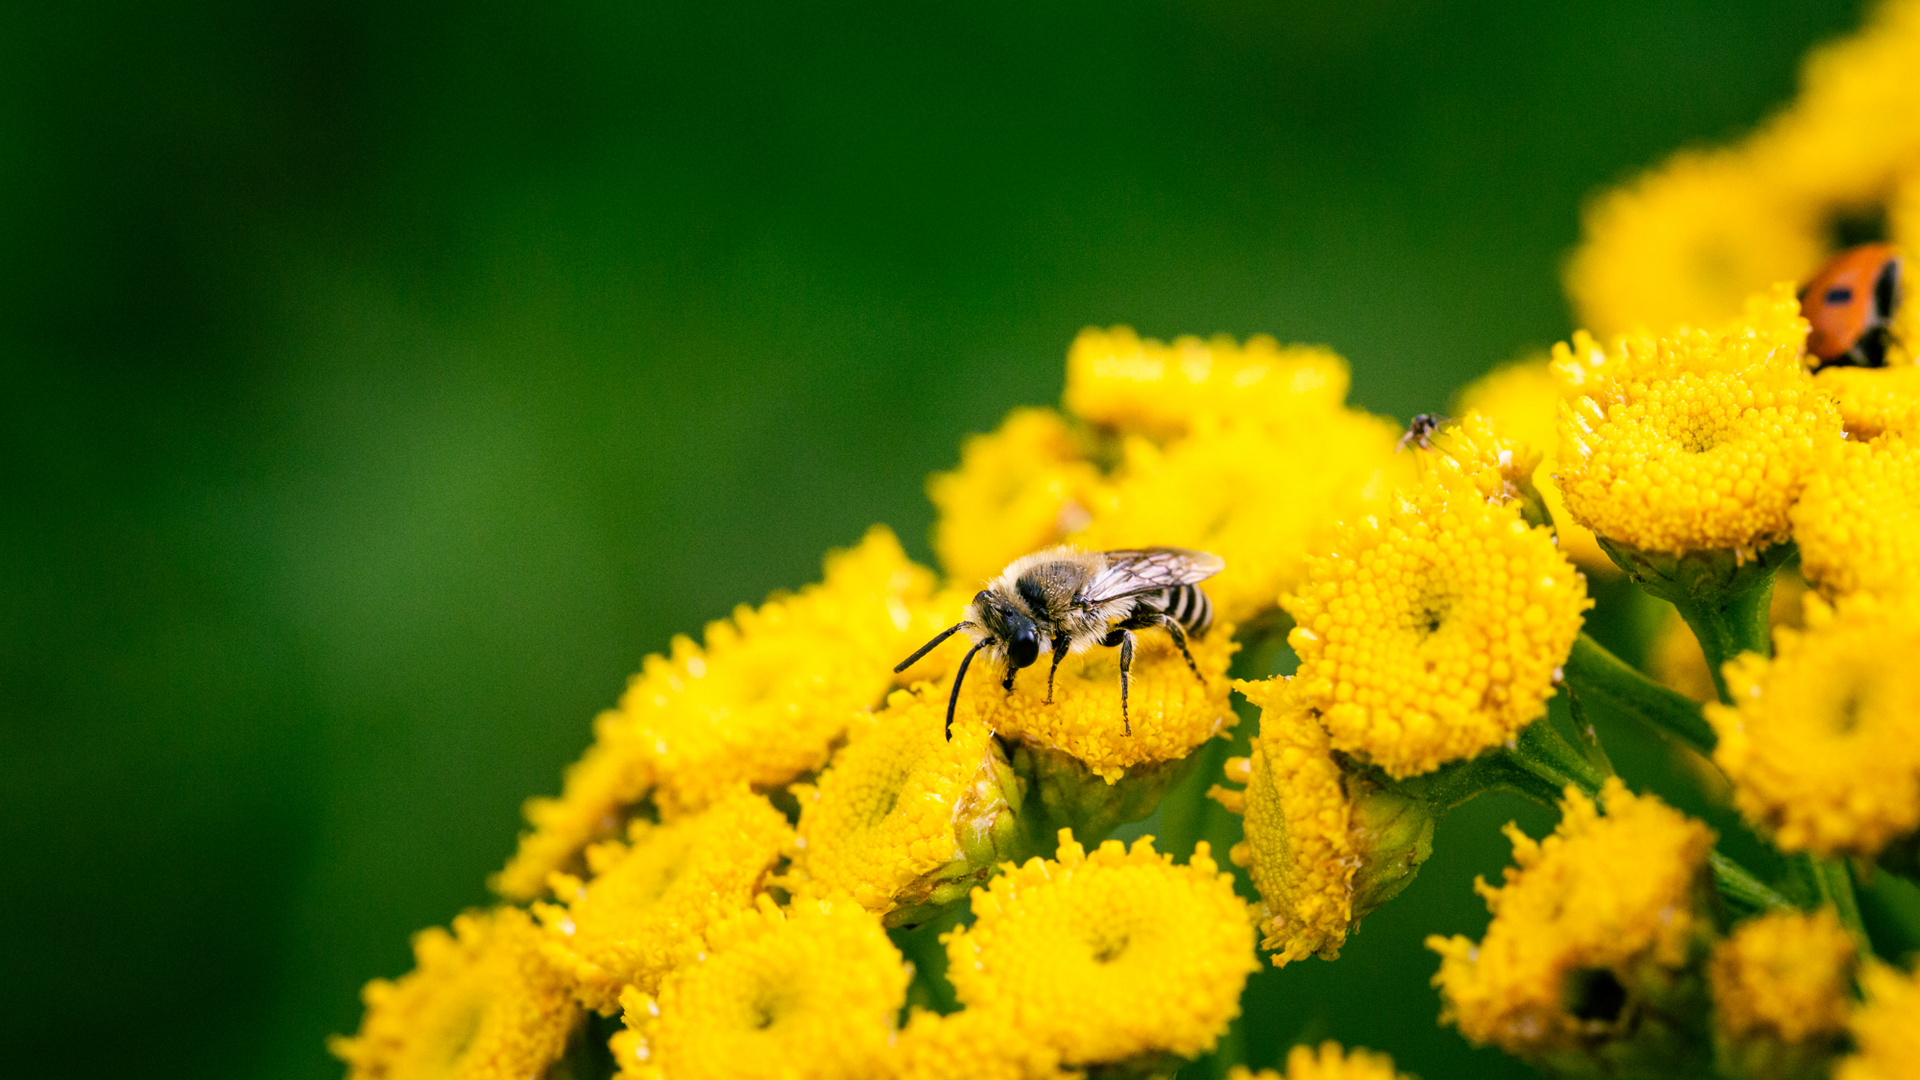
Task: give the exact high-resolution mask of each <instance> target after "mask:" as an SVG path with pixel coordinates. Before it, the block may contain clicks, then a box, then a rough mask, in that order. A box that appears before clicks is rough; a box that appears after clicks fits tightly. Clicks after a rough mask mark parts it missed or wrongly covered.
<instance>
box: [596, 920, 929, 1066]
mask: <svg viewBox="0 0 1920 1080" xmlns="http://www.w3.org/2000/svg"><path fill="white" fill-rule="evenodd" d="M707 941H708V949H709V951H708V952H707V953H706V954H705V955H704V956H702V957H700V958H699V959H697V960H696V961H695V962H694V963H691V964H688V965H686V966H683V967H681V968H678V969H676V970H675V971H674V972H673V974H672V975H670V976H668V977H667V979H666V981H665V982H664V983H663V984H662V985H661V988H660V993H659V996H658V997H653V996H650V995H647V994H644V993H641V992H640V991H638V990H635V989H628V990H627V991H626V992H625V993H624V994H622V995H621V999H620V1001H621V1005H622V1006H623V1007H624V1008H625V1011H626V1024H627V1027H626V1030H625V1031H622V1032H621V1033H620V1034H618V1035H615V1036H614V1038H613V1053H614V1060H615V1062H616V1063H617V1064H618V1065H619V1067H620V1075H621V1076H622V1077H627V1078H631V1080H665V1078H666V1077H674V1078H676V1080H705V1078H708V1077H725V1078H728V1080H752V1078H758V1077H766V1078H769V1080H775V1078H777V1080H809V1078H836V1080H837V1078H841V1077H845V1078H848V1080H860V1078H864V1077H870V1076H877V1075H880V1074H881V1072H882V1068H883V1063H884V1062H885V1060H886V1054H887V1048H888V1044H889V1043H890V1042H891V1040H892V1037H893V1034H894V1028H893V1023H894V1017H895V1016H896V1015H897V1014H898V1013H899V1011H900V1007H901V1005H903V1004H904V1003H905V1002H906V994H907V982H908V979H909V975H908V971H907V967H906V964H905V962H904V961H903V960H901V958H900V953H899V951H898V950H896V949H895V948H894V947H893V944H892V943H891V942H889V941H888V940H887V935H886V932H885V931H883V930H882V929H881V928H880V919H879V917H878V916H876V915H874V914H872V913H870V912H868V911H866V910H864V909H862V908H861V907H859V906H858V905H856V904H848V903H841V904H828V903H807V902H799V903H796V904H794V906H793V909H792V910H791V911H782V910H780V909H779V908H778V907H776V906H775V905H774V904H773V902H772V901H771V900H769V899H767V898H766V897H765V896H764V895H763V896H761V897H760V899H759V906H758V907H757V908H755V909H753V910H751V911H748V912H745V913H743V914H741V915H739V916H736V917H735V918H733V919H731V920H729V921H727V922H726V923H723V924H721V925H720V926H718V927H716V928H714V929H713V930H712V931H710V932H709V933H708V935H707Z"/></svg>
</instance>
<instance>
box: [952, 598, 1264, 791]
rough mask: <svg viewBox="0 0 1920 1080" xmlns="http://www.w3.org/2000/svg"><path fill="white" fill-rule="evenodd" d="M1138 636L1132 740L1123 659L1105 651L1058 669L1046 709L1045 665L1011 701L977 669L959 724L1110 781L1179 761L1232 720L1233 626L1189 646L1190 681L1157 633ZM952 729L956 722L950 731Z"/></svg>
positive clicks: (1019, 683) (1020, 684)
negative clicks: (973, 723) (1123, 712)
mask: <svg viewBox="0 0 1920 1080" xmlns="http://www.w3.org/2000/svg"><path fill="white" fill-rule="evenodd" d="M1136 637H1137V639H1138V641H1139V645H1138V647H1137V649H1136V651H1135V653H1134V657H1133V683H1132V687H1131V688H1130V689H1129V690H1128V692H1127V717H1128V719H1129V722H1130V723H1131V725H1132V728H1133V733H1132V734H1131V735H1129V734H1127V727H1126V724H1124V723H1123V722H1122V719H1121V716H1120V653H1119V650H1118V649H1110V648H1106V647H1104V646H1102V647H1096V648H1093V649H1089V650H1088V651H1086V652H1084V653H1081V654H1080V655H1078V656H1069V657H1067V659H1066V660H1065V661H1064V662H1062V663H1061V665H1060V670H1059V672H1058V674H1057V676H1056V677H1055V679H1054V686H1053V701H1052V703H1048V701H1047V672H1046V663H1047V662H1042V663H1040V664H1035V665H1034V666H1033V667H1030V668H1026V669H1025V670H1023V671H1022V672H1021V673H1020V675H1019V676H1018V677H1017V679H1016V680H1015V682H1014V687H1013V692H1012V693H1008V692H1006V691H1004V690H1002V689H1001V687H1000V680H999V676H1000V672H999V671H997V670H995V669H993V668H991V667H987V668H985V669H983V670H977V671H976V672H974V673H973V674H970V675H969V676H968V679H967V683H966V685H965V687H964V688H963V689H962V691H961V694H960V705H959V716H962V717H967V718H978V719H979V720H980V721H983V722H984V723H985V724H986V726H987V727H988V728H990V729H992V730H993V731H994V732H996V733H997V734H999V735H1000V736H1001V737H1002V738H1006V739H1011V740H1019V741H1023V742H1027V743H1031V744H1034V745H1037V746H1042V747H1049V748H1052V749H1055V750H1059V751H1061V752H1062V753H1065V754H1066V755H1068V756H1069V757H1072V758H1076V759H1078V760H1079V761H1080V762H1081V763H1082V764H1084V765H1085V766H1086V767H1087V769H1088V770H1090V771H1091V772H1093V773H1095V774H1097V775H1099V776H1101V777H1103V778H1105V779H1106V780H1107V782H1108V783H1113V782H1115V781H1118V780H1119V779H1120V778H1121V777H1122V776H1123V775H1125V774H1126V771H1127V769H1128V768H1130V767H1132V766H1135V765H1145V764H1153V763H1158V762H1166V761H1176V760H1178V759H1180V758H1183V757H1186V756H1187V755H1188V754H1189V753H1191V752H1192V751H1193V750H1194V748H1195V747H1198V746H1199V745H1200V744H1202V743H1204V742H1206V741H1207V740H1208V739H1211V738H1213V737H1214V736H1215V735H1219V734H1220V733H1221V732H1223V731H1225V730H1227V729H1228V728H1231V727H1232V726H1233V725H1234V724H1235V723H1237V722H1238V717H1236V716H1235V715H1234V712H1233V707H1232V705H1231V704H1229V702H1228V694H1229V691H1230V686H1229V684H1228V682H1227V666H1228V665H1229V664H1230V663H1231V662H1232V660H1233V654H1234V653H1235V652H1237V651H1239V648H1240V646H1239V644H1238V643H1236V642H1235V641H1234V640H1233V627H1232V626H1220V625H1216V626H1214V627H1213V629H1211V630H1209V631H1208V632H1207V635H1206V636H1205V637H1202V638H1189V639H1188V647H1189V649H1190V650H1191V652H1192V653H1193V662H1194V664H1195V666H1197V667H1198V668H1199V669H1200V675H1199V677H1197V678H1196V677H1195V676H1194V673H1193V672H1192V671H1191V670H1189V669H1188V668H1187V663H1186V661H1185V660H1183V659H1181V657H1180V651H1179V650H1178V649H1176V648H1175V647H1174V646H1173V643H1172V641H1171V640H1170V639H1169V638H1168V637H1167V636H1166V635H1165V634H1164V633H1162V632H1160V631H1158V630H1150V631H1142V632H1139V633H1138V634H1137V635H1136ZM976 666H977V665H976ZM958 728H959V721H958V720H956V721H955V730H956V733H957V731H958ZM956 737H957V734H956Z"/></svg>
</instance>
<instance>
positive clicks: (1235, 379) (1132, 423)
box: [1066, 326, 1351, 439]
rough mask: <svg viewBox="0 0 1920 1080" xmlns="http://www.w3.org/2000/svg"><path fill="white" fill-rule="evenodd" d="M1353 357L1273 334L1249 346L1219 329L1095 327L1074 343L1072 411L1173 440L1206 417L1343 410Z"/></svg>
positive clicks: (1285, 416) (1070, 353)
mask: <svg viewBox="0 0 1920 1080" xmlns="http://www.w3.org/2000/svg"><path fill="white" fill-rule="evenodd" d="M1350 381H1351V375H1350V374H1349V372H1348V370H1347V362H1346V361H1345V360H1343V359H1341V358H1340V357H1339V356H1338V355H1336V354H1334V353H1333V352H1332V351H1331V350H1328V349H1326V348H1323V347H1321V346H1318V345H1286V346H1283V345H1281V344H1280V343H1279V342H1277V341H1275V340H1274V339H1273V338H1270V337H1267V336H1266V335H1264V334H1255V335H1254V336H1253V337H1250V338H1248V339H1247V342H1246V344H1245V345H1240V344H1238V343H1236V342H1235V341H1234V340H1233V339H1232V338H1230V337H1225V336H1219V337H1214V338H1212V339H1211V340H1207V341H1202V340H1200V339H1199V338H1197V337H1182V338H1176V339H1174V341H1173V343H1172V344H1171V345H1168V344H1163V343H1161V342H1158V341H1155V340H1153V339H1152V338H1144V339H1143V338H1141V337H1140V336H1139V335H1137V334H1135V333H1134V332H1133V330H1132V329H1130V328H1128V327H1125V326H1116V327H1114V328H1112V329H1111V330H1100V329H1096V328H1094V327H1088V328H1087V329H1085V330H1082V331H1080V336H1079V337H1077V338H1075V339H1074V341H1073V346H1072V347H1071V348H1070V349H1068V350H1067V391H1066V405H1067V409H1068V410H1069V411H1071V412H1072V413H1073V414H1074V415H1076V416H1079V417H1081V418H1082V419H1084V420H1087V421H1089V422H1091V423H1095V424H1099V425H1102V426H1104V427H1111V428H1118V429H1120V430H1122V431H1127V432H1132V433H1137V434H1142V435H1147V436H1149V437H1152V438H1156V439H1165V438H1170V437H1174V436H1179V435H1184V434H1186V433H1187V432H1188V431H1189V430H1191V428H1192V427H1193V426H1194V424H1195V423H1196V422H1198V421H1199V420H1200V419H1201V418H1202V417H1209V416H1212V417H1218V416H1232V417H1237V418H1240V419H1246V420H1253V421H1258V422H1261V423H1266V424H1275V425H1278V424H1286V423H1290V422H1292V421H1293V420H1295V419H1297V418H1298V417H1299V416H1301V415H1302V414H1319V413H1324V412H1328V411H1331V410H1337V409H1338V408H1340V405H1341V402H1343V401H1345V400H1346V396H1347V386H1348V384H1349V382H1350Z"/></svg>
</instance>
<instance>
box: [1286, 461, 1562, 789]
mask: <svg viewBox="0 0 1920 1080" xmlns="http://www.w3.org/2000/svg"><path fill="white" fill-rule="evenodd" d="M1282 606H1283V607H1284V608H1286V610H1287V611H1289V612H1291V613H1292V614H1293V617H1294V621H1295V627H1294V629H1293V631H1292V632H1291V633H1290V634H1289V635H1288V638H1287V640H1288V642H1289V643H1290V644H1291V645H1292V646H1293V649H1294V651H1295V652H1296V653H1298V654H1299V656H1300V668H1299V672H1298V674H1297V675H1296V676H1295V678H1296V679H1297V680H1298V682H1299V684H1300V686H1301V689H1302V691H1303V694H1304V697H1305V699H1306V701H1307V703H1308V704H1309V705H1310V706H1311V707H1313V708H1314V709H1316V710H1317V711H1318V712H1319V713H1320V716H1321V722H1322V723H1323V724H1324V725H1325V726H1326V728H1327V731H1328V732H1329V734H1331V735H1332V737H1333V746H1334V748H1335V749H1337V750H1342V751H1345V752H1348V753H1353V754H1358V755H1361V756H1363V757H1364V758H1365V759H1366V760H1369V761H1372V762H1373V763H1375V764H1377V765H1379V766H1380V767H1381V768H1383V769H1385V770H1386V771H1387V772H1388V774H1390V775H1392V776H1395V777H1404V776H1412V775H1416V774H1419V773H1424V772H1429V771H1431V770H1433V769H1435V768H1438V767H1439V766H1440V765H1441V764H1443V763H1445V762H1448V761H1452V760H1455V759H1459V758H1465V757H1471V756H1473V755H1474V754H1477V753H1479V752H1480V751H1482V750H1486V749H1489V748H1491V747H1494V746H1498V745H1500V744H1501V743H1504V742H1506V741H1507V740H1508V739H1510V738H1512V737H1513V736H1514V734H1515V733H1516V732H1518V731H1519V730H1520V729H1521V728H1523V727H1525V726H1526V725H1527V724H1529V723H1531V722H1533V721H1534V720H1535V719H1537V718H1539V717H1540V716H1541V715H1543V714H1544V713H1545V712H1546V708H1547V705H1546V702H1547V698H1549V697H1550V696H1552V694H1553V693H1554V689H1553V683H1554V679H1555V677H1556V676H1555V671H1556V669H1558V668H1559V666H1560V664H1561V663H1562V662H1563V661H1564V660H1565V659H1566V656H1567V652H1568V651H1569V650H1570V649H1571V648H1572V647H1573V641H1574V638H1575V637H1577V636H1578V635H1579V632H1580V625H1581V618H1582V613H1583V612H1585V611H1586V609H1587V608H1588V607H1590V606H1592V603H1591V601H1589V600H1588V599H1587V593H1586V582H1585V579H1584V578H1583V577H1581V575H1580V573H1579V571H1577V570H1575V569H1574V568H1573V565H1572V564H1571V563H1570V562H1568V560H1567V557H1566V555H1565V554H1564V553H1563V552H1561V551H1560V550H1559V549H1558V548H1557V547H1555V546H1554V543H1553V536H1552V534H1551V533H1550V532H1549V530H1547V529H1546V528H1544V527H1529V526H1528V525H1527V524H1526V523H1525V522H1524V521H1522V520H1521V518H1520V509H1519V506H1518V505H1517V504H1515V503H1506V504H1494V503H1489V502H1487V501H1486V500H1485V499H1484V498H1482V497H1480V495H1479V493H1478V492H1477V491H1474V490H1473V489H1471V488H1462V487H1459V486H1448V485H1444V484H1441V483H1438V482H1435V481H1432V480H1429V482H1427V483H1425V484H1423V485H1421V486H1420V487H1419V488H1417V489H1415V490H1414V491H1413V492H1411V493H1410V494H1405V495H1403V496H1402V499H1401V507H1400V509H1399V510H1398V511H1397V512H1396V513H1394V514H1392V515H1389V516H1386V517H1384V518H1378V519H1368V520H1366V521H1363V522H1359V523H1356V524H1354V525H1351V526H1349V527H1348V528H1347V529H1346V530H1344V531H1343V533H1342V534H1341V536H1340V539H1339V541H1338V543H1337V544H1336V545H1335V547H1334V550H1333V553H1332V554H1330V555H1327V556H1323V557H1320V558H1316V559H1314V560H1313V561H1312V563H1311V565H1310V569H1309V572H1308V577H1307V581H1306V582H1305V583H1304V584H1303V585H1302V586H1301V587H1300V589H1299V591H1298V592H1296V593H1294V594H1292V595H1290V596H1288V597H1286V598H1284V599H1283V601H1282Z"/></svg>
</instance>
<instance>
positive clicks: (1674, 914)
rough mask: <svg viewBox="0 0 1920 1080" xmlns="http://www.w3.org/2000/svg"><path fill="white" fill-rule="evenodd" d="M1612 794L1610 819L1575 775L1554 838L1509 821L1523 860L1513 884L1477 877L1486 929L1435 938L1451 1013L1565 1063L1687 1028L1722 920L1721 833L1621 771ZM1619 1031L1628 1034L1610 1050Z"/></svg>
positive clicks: (1516, 1049) (1532, 1056)
mask: <svg viewBox="0 0 1920 1080" xmlns="http://www.w3.org/2000/svg"><path fill="white" fill-rule="evenodd" d="M1601 799H1602V801H1603V802H1604V803H1605V806H1606V810H1607V813H1606V816H1605V817H1602V816H1600V813H1599V811H1598V809H1597V808H1596V806H1595V804H1594V802H1593V801H1592V800H1590V799H1588V798H1587V797H1586V796H1584V795H1582V794H1580V793H1579V791H1578V790H1576V789H1574V788H1572V787H1569V788H1568V789H1567V794H1566V800H1565V801H1564V802H1563V803H1562V804H1561V808H1562V816H1561V821H1560V824H1559V826H1558V827H1557V828H1556V829H1555V830H1554V832H1553V835H1552V836H1549V837H1547V838H1546V840H1545V841H1543V842H1537V843H1536V842H1535V841H1533V840H1531V839H1529V838H1528V837H1527V836H1526V835H1525V834H1524V833H1522V832H1520V831H1519V829H1517V828H1516V827H1514V826H1513V825H1508V826H1507V830H1506V831H1507V835H1508V837H1509V838H1511V839H1512V841H1513V860H1514V862H1515V863H1516V864H1518V865H1517V868H1509V869H1508V870H1507V872H1506V884H1505V885H1504V886H1503V887H1500V888H1492V887H1489V886H1488V885H1487V884H1486V883H1485V882H1479V883H1477V885H1476V888H1477V889H1478V890H1479V892H1480V894H1481V895H1482V896H1484V897H1485V898H1486V900H1487V907H1488V909H1489V910H1490V911H1492V913H1493V921H1492V923H1491V924H1490V925H1488V927H1487V932H1486V936H1485V937H1484V938H1482V939H1481V940H1480V942H1478V943H1477V944H1476V943H1475V942H1473V941H1472V940H1470V939H1468V938H1465V937H1460V936H1455V937H1452V938H1442V937H1438V936H1435V937H1430V938H1428V939H1427V947H1428V948H1430V949H1433V950H1434V951H1435V952H1437V953H1439V954H1440V956H1441V962H1440V972H1439V974H1438V975H1436V976H1435V977H1434V983H1435V985H1437V986H1439V987H1440V989H1441V994H1442V998H1443V1000H1444V1006H1445V1008H1444V1014H1443V1016H1444V1019H1447V1020H1449V1021H1451V1022H1452V1023H1453V1024H1455V1025H1456V1026H1457V1027H1458V1028H1459V1029H1460V1033H1461V1034H1462V1035H1465V1036H1466V1037H1467V1038H1468V1039H1469V1040H1471V1041H1472V1042H1474V1043H1477V1044H1479V1043H1494V1044H1496V1045H1498V1046H1500V1047H1501V1048H1502V1049H1505V1050H1506V1051H1508V1052H1509V1053H1512V1054H1515V1055H1517V1056H1520V1057H1523V1058H1526V1059H1528V1060H1531V1061H1534V1062H1537V1063H1542V1064H1545V1065H1546V1066H1547V1067H1548V1068H1549V1069H1550V1070H1553V1071H1562V1070H1565V1071H1575V1070H1576V1068H1577V1069H1578V1071H1590V1070H1591V1068H1592V1064H1591V1063H1592V1059H1593V1056H1594V1055H1598V1056H1600V1057H1601V1058H1602V1059H1603V1060H1605V1059H1607V1058H1609V1057H1617V1056H1620V1055H1626V1054H1630V1053H1631V1052H1633V1051H1634V1050H1635V1049H1636V1047H1634V1046H1631V1045H1627V1044H1628V1043H1632V1042H1633V1041H1635V1040H1639V1039H1641V1038H1647V1039H1650V1040H1653V1039H1655V1037H1656V1035H1659V1034H1661V1033H1664V1036H1665V1037H1666V1038H1669V1039H1671V1038H1672V1037H1673V1035H1674V1032H1673V1030H1672V1029H1674V1028H1679V1029H1681V1034H1684V1030H1685V1029H1686V1028H1687V1027H1688V1026H1690V1021H1692V1020H1694V1019H1695V1018H1696V1014H1697V1013H1698V1012H1699V1011H1700V1010H1702V1009H1704V1000H1703V999H1704V994H1703V993H1701V992H1700V990H1699V989H1698V988H1697V987H1694V988H1691V989H1690V980H1692V979H1693V978H1694V976H1692V975H1691V974H1690V971H1691V969H1692V968H1693V967H1694V966H1695V965H1696V964H1697V963H1698V961H1699V960H1700V959H1701V958H1702V954H1703V953H1704V952H1705V950H1706V943H1707V941H1708V939H1709V938H1710V936H1711V935H1712V932H1713V920H1712V916H1711V914H1710V911H1711V908H1710V907H1709V906H1708V900H1709V896H1710V891H1711V888H1712V886H1711V883H1710V881H1709V879H1708V875H1707V854H1708V852H1710V851H1711V850H1712V848H1713V832H1712V830H1710V829H1708V828H1707V827H1706V826H1705V825H1702V824H1701V823H1699V822H1697V821H1694V820H1691V819H1689V818H1687V817H1686V816H1684V815H1682V814H1680V813H1679V812H1678V811H1675V810H1673V809H1672V808H1670V807H1668V806H1667V805H1666V804H1664V803H1662V802H1661V801H1660V800H1659V799H1657V798H1655V797H1653V796H1651V795H1641V796H1636V795H1634V794H1632V793H1631V792H1629V791H1628V790H1627V789H1626V787H1625V785H1623V784H1621V782H1620V781H1619V780H1618V779H1609V780H1608V781H1607V783H1606V787H1605V788H1604V789H1603V790H1602V792H1601ZM1623 1018H1624V1019H1625V1021H1627V1022H1628V1025H1627V1027H1626V1029H1624V1030H1623V1029H1622V1028H1621V1027H1619V1026H1618V1025H1619V1022H1620V1021H1622V1019H1623ZM1616 1038H1617V1039H1622V1040H1625V1041H1626V1042H1624V1043H1622V1044H1621V1045H1618V1046H1615V1047H1613V1048H1611V1049H1608V1048H1606V1046H1605V1044H1606V1043H1608V1041H1609V1040H1612V1039H1616ZM1656 1071H1657V1070H1656Z"/></svg>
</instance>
